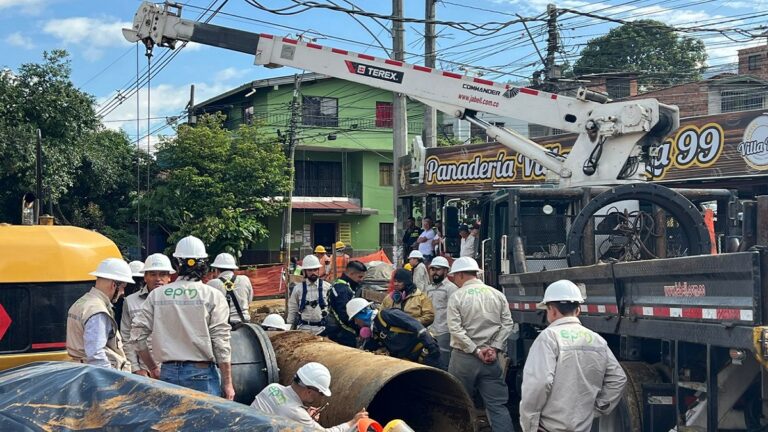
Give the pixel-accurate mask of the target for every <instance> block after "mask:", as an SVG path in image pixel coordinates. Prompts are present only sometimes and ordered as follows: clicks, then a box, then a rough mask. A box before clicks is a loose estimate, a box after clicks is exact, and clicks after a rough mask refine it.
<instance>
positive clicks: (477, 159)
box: [423, 111, 768, 192]
mask: <svg viewBox="0 0 768 432" xmlns="http://www.w3.org/2000/svg"><path fill="white" fill-rule="evenodd" d="M575 139H576V135H575V134H569V135H559V136H554V137H546V138H542V139H536V140H534V141H536V142H538V143H539V144H541V145H542V146H544V147H545V148H547V149H549V150H550V151H552V152H553V153H557V154H560V155H566V154H568V152H569V151H570V149H571V147H572V146H573V143H574V141H575ZM423 163H424V165H423V167H424V170H423V182H424V185H425V186H426V187H427V192H428V191H429V190H430V187H432V188H435V187H436V188H437V189H436V190H438V191H439V190H441V188H440V186H453V188H451V189H452V190H456V188H457V185H458V187H459V188H460V186H462V185H463V186H466V187H468V188H471V190H475V191H477V190H484V189H492V188H493V185H506V184H508V185H514V184H521V185H523V184H535V183H539V182H542V181H544V179H545V177H546V174H547V170H546V169H545V168H544V167H542V166H541V165H539V164H538V163H536V162H534V161H532V160H531V159H529V158H527V157H525V156H523V155H520V154H517V153H515V152H514V151H512V150H510V149H508V148H506V147H504V146H502V145H500V144H496V143H490V144H475V145H462V146H452V147H440V148H430V149H427V153H426V156H425V158H424V162H423ZM645 169H646V176H647V178H648V179H649V180H651V181H662V182H665V181H669V182H681V181H686V180H693V179H708V178H723V177H729V176H745V175H750V174H754V175H765V174H768V172H766V171H768V115H766V114H763V112H762V111H744V112H738V113H728V114H719V115H714V116H703V117H693V118H687V119H682V120H681V125H680V128H679V129H677V130H676V131H675V132H673V133H672V134H670V136H669V137H668V138H667V139H666V140H665V141H664V142H662V143H661V144H660V145H659V146H658V147H657V148H656V149H654V151H653V157H652V158H651V161H650V163H648V164H646V168H645ZM446 191H447V189H446Z"/></svg>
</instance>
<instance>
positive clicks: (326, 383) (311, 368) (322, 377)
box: [296, 362, 331, 397]
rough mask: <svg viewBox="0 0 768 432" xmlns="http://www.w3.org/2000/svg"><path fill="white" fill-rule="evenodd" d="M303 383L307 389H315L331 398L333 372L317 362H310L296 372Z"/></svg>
mask: <svg viewBox="0 0 768 432" xmlns="http://www.w3.org/2000/svg"><path fill="white" fill-rule="evenodd" d="M296 375H298V376H299V379H300V380H301V383H302V384H304V385H305V386H307V387H314V388H316V389H318V390H319V391H320V393H322V394H324V395H326V396H329V397H330V396H331V389H330V387H331V371H329V370H328V368H327V367H325V366H323V365H321V364H320V363H317V362H309V363H307V364H305V365H304V366H302V367H300V368H299V370H298V371H296Z"/></svg>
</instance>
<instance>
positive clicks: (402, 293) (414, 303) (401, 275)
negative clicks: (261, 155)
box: [381, 251, 435, 327]
mask: <svg viewBox="0 0 768 432" xmlns="http://www.w3.org/2000/svg"><path fill="white" fill-rule="evenodd" d="M414 252H415V251H414ZM422 265H423V264H422ZM394 281H395V283H394V285H395V290H394V291H392V292H391V293H389V294H387V296H386V297H384V300H383V301H382V302H381V308H382V309H391V308H396V309H400V310H401V311H403V312H405V313H407V314H408V315H410V316H412V317H413V318H415V319H416V320H417V321H418V322H419V323H421V325H423V326H424V327H427V326H429V325H430V324H432V322H433V321H434V320H435V310H434V308H433V307H432V301H431V300H430V299H429V297H427V295H426V294H424V292H423V291H422V290H420V289H419V288H417V287H416V285H414V283H413V280H412V279H411V272H409V271H408V270H406V269H397V270H395V275H394Z"/></svg>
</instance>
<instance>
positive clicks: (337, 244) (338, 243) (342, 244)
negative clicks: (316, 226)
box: [334, 241, 347, 249]
mask: <svg viewBox="0 0 768 432" xmlns="http://www.w3.org/2000/svg"><path fill="white" fill-rule="evenodd" d="M334 247H335V248H336V249H344V248H345V247H347V245H345V244H344V242H343V241H337V242H336V246H334Z"/></svg>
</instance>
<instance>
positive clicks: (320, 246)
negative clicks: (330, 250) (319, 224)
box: [315, 245, 325, 253]
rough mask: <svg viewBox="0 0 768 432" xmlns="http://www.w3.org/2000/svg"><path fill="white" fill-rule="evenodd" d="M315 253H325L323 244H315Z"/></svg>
mask: <svg viewBox="0 0 768 432" xmlns="http://www.w3.org/2000/svg"><path fill="white" fill-rule="evenodd" d="M315 253H325V247H324V246H323V245H317V247H316V248H315Z"/></svg>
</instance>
